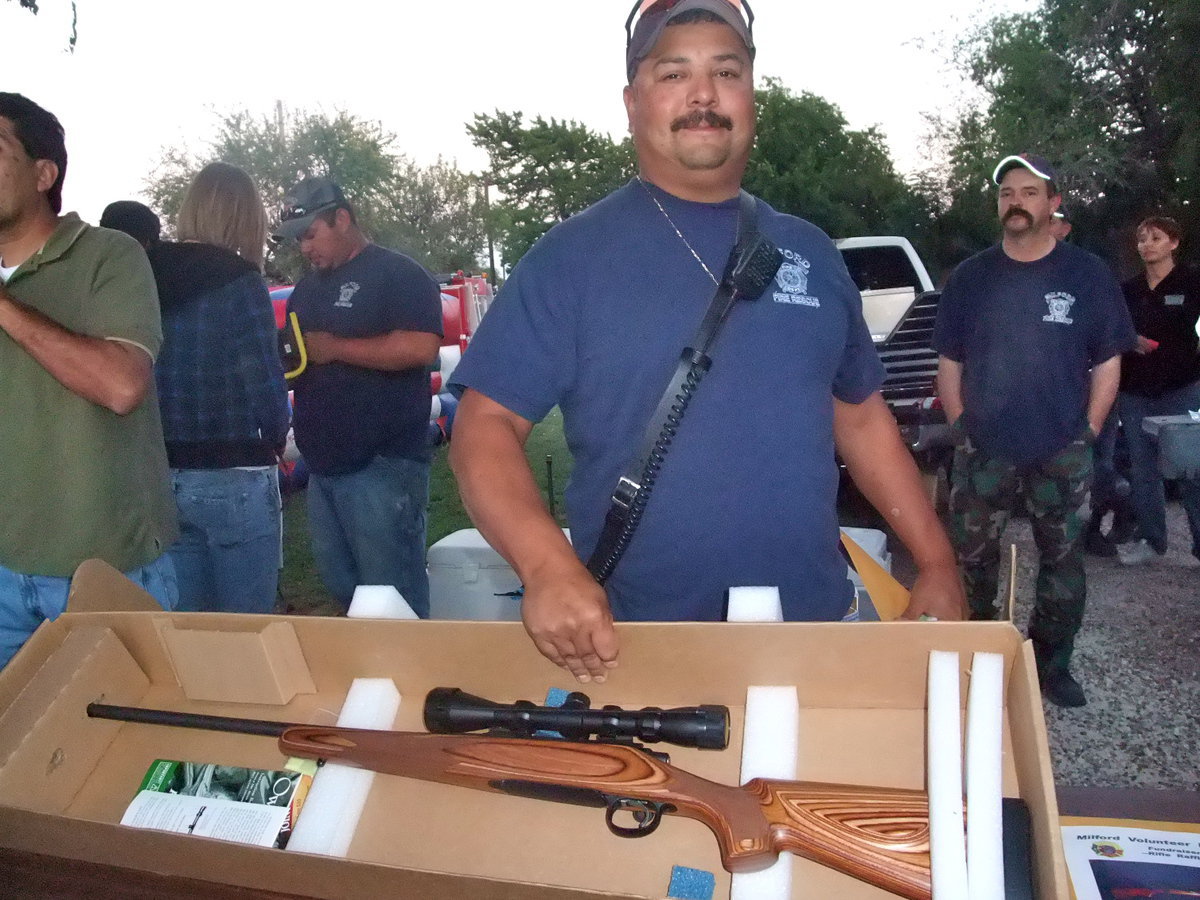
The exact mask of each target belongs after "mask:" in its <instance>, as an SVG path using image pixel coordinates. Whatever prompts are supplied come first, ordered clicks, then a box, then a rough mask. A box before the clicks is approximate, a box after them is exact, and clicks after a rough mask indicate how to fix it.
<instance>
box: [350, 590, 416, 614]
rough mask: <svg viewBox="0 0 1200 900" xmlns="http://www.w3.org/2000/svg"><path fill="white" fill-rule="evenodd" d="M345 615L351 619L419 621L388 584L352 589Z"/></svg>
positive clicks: (396, 591) (399, 595)
mask: <svg viewBox="0 0 1200 900" xmlns="http://www.w3.org/2000/svg"><path fill="white" fill-rule="evenodd" d="M346 615H347V616H348V617H350V618H351V619H419V618H420V616H418V615H417V614H416V613H415V612H413V608H412V607H411V606H409V605H408V602H407V601H406V600H405V599H404V597H403V596H401V594H400V592H399V591H398V590H396V588H395V587H394V586H392V585H390V584H360V585H359V586H358V587H356V588H355V589H354V596H353V597H352V598H351V599H350V608H349V609H348V610H346Z"/></svg>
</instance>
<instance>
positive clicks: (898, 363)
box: [875, 291, 941, 403]
mask: <svg viewBox="0 0 1200 900" xmlns="http://www.w3.org/2000/svg"><path fill="white" fill-rule="evenodd" d="M939 299H941V293H940V292H939V291H929V292H927V293H924V294H921V295H920V296H918V297H917V299H916V301H915V302H914V303H913V305H912V307H911V308H910V309H909V311H908V315H906V316H905V317H904V321H903V322H901V323H900V327H899V328H897V329H896V332H895V334H893V335H892V338H891V340H889V341H888V342H887V343H884V344H876V345H875V349H876V351H877V352H878V353H879V359H880V360H881V361H882V362H883V366H884V368H885V369H887V376H886V377H885V378H884V382H883V398H884V400H886V401H887V402H888V403H905V402H913V401H920V400H924V399H926V398H927V397H932V396H934V395H935V394H936V393H937V388H936V379H937V364H938V355H937V351H935V350H934V349H933V346H932V345H933V323H934V320H935V319H936V318H937V305H938V300H939Z"/></svg>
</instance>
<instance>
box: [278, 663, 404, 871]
mask: <svg viewBox="0 0 1200 900" xmlns="http://www.w3.org/2000/svg"><path fill="white" fill-rule="evenodd" d="M399 709H400V692H399V691H397V690H396V685H395V684H394V683H393V682H392V680H391V679H390V678H356V679H354V683H353V684H351V685H350V690H349V692H347V694H346V701H345V703H344V704H343V705H342V711H341V714H340V715H339V716H338V721H337V723H338V726H339V727H341V728H375V729H380V730H383V729H389V728H391V727H392V726H393V725H394V724H395V722H396V711H397V710H399ZM374 780H375V773H374V772H372V771H370V770H369V769H356V768H353V767H351V766H344V765H340V764H338V763H326V764H325V765H323V766H321V768H320V769H319V770H318V771H317V774H316V776H315V777H314V778H313V782H312V787H311V788H310V789H309V791H308V797H307V799H305V801H304V808H303V809H302V810H301V811H300V817H299V819H298V821H297V822H296V828H295V830H293V832H292V836H291V838H290V839H289V840H288V843H287V849H288V850H298V851H300V852H301V853H323V854H325V855H326V856H345V855H346V853H347V852H348V851H349V849H350V841H351V840H352V839H353V838H354V830H355V828H357V827H358V820H359V819H360V818H361V817H362V811H363V807H365V806H366V804H367V795H368V794H369V793H370V791H371V782H373V781H374Z"/></svg>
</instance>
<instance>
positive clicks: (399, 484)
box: [308, 456, 429, 618]
mask: <svg viewBox="0 0 1200 900" xmlns="http://www.w3.org/2000/svg"><path fill="white" fill-rule="evenodd" d="M428 506H429V463H427V462H417V461H416V460H412V459H404V458H402V457H398V456H395V457H394V456H377V457H375V459H373V460H372V461H371V462H370V463H369V464H368V465H367V467H366V468H364V469H360V470H359V471H357V472H351V473H350V474H348V475H317V474H316V473H314V474H313V475H312V477H311V478H310V479H309V482H308V528H309V534H310V535H311V537H312V545H313V557H314V558H315V559H316V562H317V570H318V571H319V572H320V573H321V580H322V581H323V582H325V587H326V588H328V589H329V592H330V593H331V594H333V596H334V598H335V599H336V600H337V601H338V602H339V603H341V604H342V605H343V606H345V607H349V605H350V600H351V598H352V597H353V596H354V589H355V588H356V587H357V586H358V585H360V584H390V585H392V586H393V587H395V588H396V590H398V591H399V592H400V594H401V596H403V597H404V599H405V600H407V601H408V605H409V606H411V607H412V608H413V611H414V612H416V614H417V615H418V616H421V617H422V618H428V617H429V575H428V574H427V573H426V571H425V524H426V509H427V507H428Z"/></svg>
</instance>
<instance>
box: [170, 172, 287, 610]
mask: <svg viewBox="0 0 1200 900" xmlns="http://www.w3.org/2000/svg"><path fill="white" fill-rule="evenodd" d="M176 231H177V234H178V237H179V241H178V242H173V241H164V242H162V243H159V244H155V245H153V246H152V247H151V248H150V263H151V265H152V266H153V268H154V277H155V279H156V281H157V282H158V296H159V303H160V305H161V308H162V324H163V347H162V351H161V353H160V354H159V357H158V362H157V364H156V366H155V380H156V382H157V385H158V399H159V407H160V409H161V411H162V422H163V434H164V435H165V437H166V441H167V460H168V462H169V463H170V465H171V479H172V483H173V487H174V490H175V502H176V506H177V507H178V510H179V530H180V538H179V541H178V542H177V543H176V544H175V545H173V546H172V547H171V550H170V553H171V558H172V560H173V561H174V563H175V570H176V573H177V575H178V578H179V607H178V608H179V609H185V610H202V611H209V610H215V611H223V612H259V613H269V612H271V611H272V610H273V609H274V606H275V594H276V590H277V586H278V581H279V564H280V534H281V532H280V500H279V481H278V470H277V468H276V463H277V459H276V457H277V455H278V454H279V453H280V452H281V451H282V448H283V445H284V442H285V439H286V437H287V429H288V405H287V386H286V384H285V382H284V379H283V366H282V363H281V362H280V360H279V353H278V350H277V338H276V332H275V314H274V312H273V311H272V309H271V300H270V297H269V296H268V295H267V285H266V282H265V281H264V280H263V276H262V271H261V270H262V262H263V248H264V244H265V241H266V213H265V212H264V210H263V204H262V200H261V199H260V197H259V194H258V189H257V187H256V186H255V184H254V181H253V179H251V177H250V176H249V175H248V174H246V173H245V172H244V171H242V170H241V169H239V168H237V167H236V166H231V165H228V164H226V163H219V162H217V163H210V164H209V165H207V166H205V167H204V168H203V169H201V170H200V172H199V174H198V175H197V176H196V178H195V179H194V180H193V181H192V184H191V186H190V187H189V188H188V192H187V195H186V196H185V197H184V200H183V205H182V206H181V207H180V210H179V216H178V219H177V222H176Z"/></svg>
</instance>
